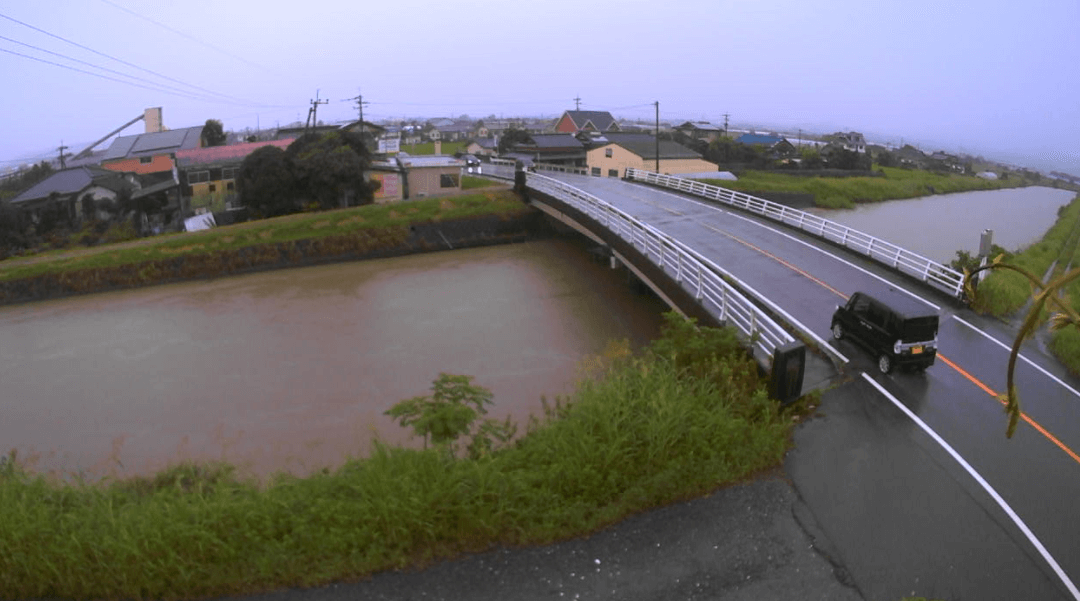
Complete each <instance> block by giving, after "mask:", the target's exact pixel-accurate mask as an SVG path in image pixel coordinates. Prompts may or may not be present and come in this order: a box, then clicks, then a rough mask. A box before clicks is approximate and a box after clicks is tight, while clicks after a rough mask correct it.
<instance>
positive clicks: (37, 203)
mask: <svg viewBox="0 0 1080 601" xmlns="http://www.w3.org/2000/svg"><path fill="white" fill-rule="evenodd" d="M140 187H141V185H140V182H139V181H138V180H137V179H136V178H135V176H134V174H131V173H120V172H117V171H113V170H110V169H103V168H101V167H97V166H93V165H84V166H81V167H69V168H67V169H62V170H60V171H57V172H56V173H53V174H52V175H50V176H49V177H47V178H45V179H44V180H42V181H40V182H38V183H37V184H35V185H34V186H31V187H30V189H28V190H25V191H24V192H22V193H21V194H19V195H18V196H16V197H15V198H12V199H11V200H10V201H9V202H10V204H11V206H12V208H14V209H16V210H17V211H18V212H19V214H20V216H21V218H22V219H24V220H25V221H29V222H33V223H36V222H37V221H38V219H39V218H40V217H41V214H42V212H43V211H45V210H46V208H49V207H52V206H55V205H59V206H60V207H62V209H63V214H64V216H65V217H66V218H67V219H69V220H71V221H72V222H77V221H81V220H82V219H84V218H88V217H91V216H90V215H86V214H85V211H87V210H89V209H90V208H91V206H92V205H93V204H94V203H96V202H98V201H113V200H116V197H117V195H118V194H119V193H120V192H121V191H122V190H125V189H126V190H128V191H135V190H138V189H139V188H140ZM84 198H89V199H92V200H93V202H91V203H84V202H83V199H84ZM95 216H96V214H95Z"/></svg>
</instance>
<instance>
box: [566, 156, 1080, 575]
mask: <svg viewBox="0 0 1080 601" xmlns="http://www.w3.org/2000/svg"><path fill="white" fill-rule="evenodd" d="M549 175H553V176H556V177H557V178H558V179H561V180H563V181H566V182H567V183H570V184H571V185H574V186H577V187H579V188H581V189H582V190H585V191H587V192H589V193H591V194H593V195H595V196H597V197H599V198H602V199H603V200H605V201H607V202H609V203H611V204H613V205H615V206H616V207H618V208H620V209H621V210H623V211H625V212H627V213H629V214H631V215H633V216H635V217H637V218H639V219H641V220H643V221H645V222H647V223H649V224H650V225H652V226H654V227H656V228H657V229H659V230H661V231H663V232H666V233H668V234H669V235H672V236H673V237H675V238H677V239H679V240H680V241H682V242H684V243H687V244H689V245H690V246H692V247H693V248H694V249H695V250H697V251H698V252H700V253H702V254H703V255H705V256H706V257H708V258H710V259H712V260H713V261H714V262H716V263H717V264H720V265H722V266H723V267H724V268H725V269H727V270H728V271H730V272H731V273H732V274H733V275H735V276H736V277H738V278H740V279H742V280H744V281H746V282H747V283H748V284H750V285H751V286H753V287H754V288H756V289H757V290H758V291H759V292H761V293H762V294H764V295H766V296H767V297H769V298H770V299H771V300H773V301H774V302H776V303H777V304H778V305H780V306H781V307H783V308H784V309H785V310H787V311H788V312H789V313H791V314H792V316H793V317H795V318H796V319H797V320H798V321H800V322H802V323H803V324H806V325H807V326H808V327H809V328H810V329H811V330H812V331H813V332H814V333H815V334H817V335H818V336H820V337H821V338H822V339H828V337H829V332H828V329H829V318H830V316H831V315H832V312H833V310H834V309H835V306H836V305H837V304H839V303H842V302H844V299H845V298H846V296H847V295H850V294H851V293H853V292H855V291H857V290H867V291H871V292H873V291H875V290H880V289H883V288H886V287H893V288H902V289H906V290H909V291H911V292H913V293H914V294H915V295H917V296H918V297H920V298H922V299H923V300H924V302H927V303H928V304H931V305H933V306H935V307H937V308H938V309H939V311H940V314H941V324H942V325H941V329H940V333H939V340H940V349H941V351H940V352H941V355H940V356H941V358H939V360H938V362H937V364H935V365H934V366H933V367H931V368H930V369H929V370H927V372H926V373H925V375H916V374H909V373H900V372H894V373H893V374H890V375H888V376H884V375H880V374H877V373H876V371H875V370H874V367H873V364H872V361H871V358H870V357H868V356H866V354H865V353H864V352H863V351H862V350H861V349H860V348H858V347H856V346H855V345H854V344H852V343H850V342H848V341H846V340H845V341H840V342H839V343H836V344H835V347H836V349H837V350H838V351H839V352H840V353H842V354H843V355H845V356H846V357H847V358H849V359H850V360H851V362H850V363H849V364H848V365H847V366H846V368H845V369H846V370H847V371H848V372H849V373H850V374H852V375H857V374H858V373H860V372H863V371H866V372H869V373H873V374H875V375H874V377H875V379H876V380H877V381H879V382H880V383H881V384H882V386H883V387H884V388H885V389H887V390H888V391H889V392H891V393H892V394H893V395H895V396H897V397H899V398H900V399H901V400H902V401H903V402H905V403H906V404H907V406H908V407H909V408H911V409H912V410H913V411H914V412H915V413H916V414H918V415H919V416H920V417H921V419H923V420H924V421H925V422H926V423H927V424H929V426H930V427H931V428H933V429H934V430H935V431H936V432H937V433H938V434H940V435H941V436H942V437H943V438H944V439H945V440H946V441H948V443H949V444H951V445H952V446H953V447H954V448H956V450H957V451H958V452H959V453H960V455H962V456H963V457H964V458H965V459H966V460H967V461H968V462H969V463H970V464H971V465H972V466H973V467H974V468H975V469H976V470H977V471H978V472H979V473H980V474H981V475H982V476H983V477H984V478H985V479H986V480H987V481H988V482H989V484H990V485H991V486H993V487H994V488H995V489H996V490H997V491H998V492H999V493H1000V495H1001V496H1002V498H1003V499H1004V500H1005V501H1006V502H1007V503H1008V504H1009V505H1010V506H1011V507H1012V508H1013V509H1014V510H1015V511H1016V513H1017V514H1018V515H1019V517H1020V518H1021V519H1022V520H1023V521H1024V522H1026V524H1027V525H1028V526H1029V527H1030V529H1031V530H1032V531H1033V533H1034V535H1035V536H1036V537H1037V538H1038V539H1039V540H1040V541H1041V542H1042V544H1044V545H1045V546H1046V548H1047V549H1048V551H1049V553H1050V554H1051V555H1052V556H1053V558H1054V559H1055V560H1056V561H1057V562H1058V563H1059V564H1060V565H1061V567H1062V568H1063V570H1064V571H1065V573H1066V574H1067V575H1069V576H1070V577H1071V578H1072V579H1073V581H1074V582H1075V581H1078V580H1080V543H1077V542H1076V541H1078V540H1080V521H1077V520H1075V519H1073V516H1074V515H1075V510H1073V509H1072V507H1073V505H1074V502H1075V499H1078V498H1080V457H1078V456H1077V454H1076V451H1075V450H1076V449H1080V419H1078V418H1080V394H1077V392H1076V390H1077V389H1080V383H1077V382H1076V380H1075V379H1074V378H1072V377H1070V376H1069V375H1068V374H1067V373H1065V371H1064V370H1063V369H1062V368H1061V367H1060V365H1059V364H1058V363H1057V361H1056V360H1054V359H1052V358H1051V357H1048V356H1046V355H1045V354H1044V353H1042V352H1041V351H1040V350H1039V349H1038V348H1037V347H1036V346H1035V345H1034V344H1029V345H1026V346H1025V347H1024V351H1023V354H1024V355H1025V356H1026V357H1027V358H1028V359H1029V360H1030V363H1027V362H1024V361H1021V362H1020V363H1019V364H1018V367H1017V372H1016V377H1017V385H1018V389H1019V391H1020V397H1021V402H1022V403H1023V409H1024V411H1025V412H1026V413H1027V414H1028V416H1029V417H1030V420H1031V421H1030V422H1025V423H1022V424H1021V426H1020V428H1019V429H1018V431H1017V434H1016V436H1015V437H1014V438H1013V439H1012V440H1006V439H1005V437H1004V432H1005V423H1006V422H1005V418H1004V416H1003V414H1002V409H1001V406H1000V404H999V403H998V402H997V401H996V400H995V398H994V396H993V395H994V394H997V393H999V392H1000V391H1002V390H1004V388H1005V372H1006V365H1007V359H1008V346H1009V345H1011V343H1012V336H1014V332H1012V331H1011V330H1010V329H1009V328H1008V327H1007V326H1005V325H1003V324H1001V323H998V322H996V321H994V320H989V319H984V318H982V317H981V316H978V315H975V314H973V313H971V312H970V311H968V310H966V309H964V308H962V307H959V306H957V305H956V304H955V303H953V302H952V301H951V300H950V299H948V298H946V297H945V296H944V295H942V294H940V293H938V292H936V291H934V290H931V289H928V288H925V287H921V286H920V285H918V284H917V283H913V282H911V281H909V280H907V279H905V278H902V277H901V276H897V275H896V274H894V273H892V272H890V271H889V270H887V269H886V268H884V267H881V266H879V265H877V264H875V263H873V262H871V261H868V260H866V259H865V258H862V257H859V256H858V255H854V254H849V253H846V252H843V251H840V250H838V249H837V248H836V247H834V246H832V245H829V244H827V243H822V242H819V241H817V240H816V239H814V238H813V237H811V236H809V235H806V234H803V233H801V232H798V231H796V230H793V229H790V228H786V227H783V226H780V225H777V224H775V223H772V222H769V221H766V220H763V219H759V218H757V217H754V216H750V215H747V214H745V213H742V212H739V211H736V210H728V209H726V208H723V207H718V206H716V205H710V204H707V203H705V202H702V201H699V200H696V199H690V198H688V197H686V196H684V195H681V194H678V193H674V192H671V191H666V190H659V189H656V188H652V187H648V186H644V185H640V184H632V183H627V182H623V181H621V180H617V179H614V178H598V177H587V176H575V175H568V174H549ZM830 342H831V341H830ZM1032 364H1034V365H1035V366H1033V365H1032ZM1036 366H1037V367H1036ZM1054 378H1056V380H1055V379H1054ZM1040 429H1041V431H1040ZM912 461H914V459H912ZM949 461H951V459H950V460H949ZM957 479H958V480H959V481H960V483H961V484H963V486H964V487H965V489H967V488H968V486H967V484H966V482H967V481H970V477H968V476H967V475H966V474H958V475H957ZM929 492H932V491H927V490H922V489H918V488H916V489H913V490H912V491H911V492H910V493H909V494H910V496H913V497H925V496H926V495H927V494H928V493H929ZM979 506H980V507H981V508H982V510H983V511H986V512H989V513H993V512H1000V509H999V508H998V507H997V504H996V503H994V502H992V501H989V500H987V502H986V503H980V505H979ZM945 526H948V524H945ZM1002 528H1005V529H1006V530H1008V531H1010V532H1013V533H1014V534H1015V536H1020V537H1022V535H1021V534H1020V533H1019V530H1018V529H1017V528H1016V527H1015V525H1014V524H1012V523H1011V522H1010V521H1009V520H1008V519H1007V518H1003V521H1002ZM955 535H956V538H958V539H960V538H963V536H962V534H961V533H959V532H957V533H955ZM864 536H866V537H867V538H868V539H871V538H873V536H872V535H871V534H870V533H866V534H865V535H864ZM872 544H880V543H879V542H877V541H871V540H868V542H867V544H866V545H864V546H866V547H869V546H872ZM1036 563H1045V562H1042V561H1041V560H1038V561H1037V562H1036Z"/></svg>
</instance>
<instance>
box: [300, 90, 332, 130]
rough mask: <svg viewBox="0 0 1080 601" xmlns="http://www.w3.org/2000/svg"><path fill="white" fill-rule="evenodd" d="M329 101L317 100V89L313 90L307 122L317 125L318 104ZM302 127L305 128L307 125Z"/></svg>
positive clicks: (313, 125)
mask: <svg viewBox="0 0 1080 601" xmlns="http://www.w3.org/2000/svg"><path fill="white" fill-rule="evenodd" d="M329 103H330V101H329V100H319V90H315V99H314V100H312V101H311V108H310V109H308V122H309V123H310V124H311V127H318V126H319V105H320V104H329ZM304 128H305V129H307V126H305V127H304Z"/></svg>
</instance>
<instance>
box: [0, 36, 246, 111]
mask: <svg viewBox="0 0 1080 601" xmlns="http://www.w3.org/2000/svg"><path fill="white" fill-rule="evenodd" d="M0 52H6V53H8V54H14V55H15V56H21V57H22V58H28V59H30V60H32V61H37V62H39V63H45V64H46V65H53V66H56V67H60V68H62V69H69V70H71V71H76V72H78V73H85V74H87V75H93V76H94V77H100V78H102V79H108V80H109V81H115V82H117V83H122V84H127V85H129V86H135V87H137V88H143V89H145V90H150V91H151V92H161V93H165V94H172V95H174V96H180V97H182V98H187V99H189V100H206V99H204V98H200V97H198V96H193V95H191V94H188V93H186V92H171V91H168V90H163V89H161V88H155V87H151V86H148V85H143V84H140V83H135V82H134V81H127V80H124V79H117V78H115V77H109V76H108V75H102V74H101V73H94V72H93V71H87V70H85V69H79V68H78V67H72V66H71V65H65V64H62V63H57V62H53V61H49V60H45V59H43V58H38V57H36V56H30V55H29V54H23V53H21V52H15V51H14V50H8V49H7V48H0ZM208 102H218V103H223V104H235V103H232V102H228V101H223V100H208Z"/></svg>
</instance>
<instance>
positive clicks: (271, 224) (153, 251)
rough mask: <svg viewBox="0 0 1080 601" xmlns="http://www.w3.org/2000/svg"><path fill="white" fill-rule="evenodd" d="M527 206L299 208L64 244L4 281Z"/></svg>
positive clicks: (458, 201)
mask: <svg viewBox="0 0 1080 601" xmlns="http://www.w3.org/2000/svg"><path fill="white" fill-rule="evenodd" d="M526 210H527V209H526V208H525V206H524V205H523V204H522V203H521V201H520V199H518V197H517V196H515V195H514V194H513V193H511V192H509V191H491V192H482V193H472V194H463V195H459V196H453V197H441V198H429V199H422V200H415V201H408V202H402V203H391V204H380V205H367V206H362V207H351V208H347V209H339V210H333V211H325V212H312V213H301V214H295V215H287V216H284V217H276V218H272V219H262V220H258V221H249V222H245V223H240V224H236V225H230V226H224V227H216V228H211V229H208V230H204V231H200V232H189V233H179V234H168V235H163V236H156V237H153V238H145V239H142V240H138V241H134V242H126V243H121V244H113V245H104V246H95V247H92V248H86V249H62V250H54V251H48V252H44V253H40V254H36V255H31V256H26V257H18V258H12V259H8V260H6V261H2V262H0V281H8V280H16V279H24V278H30V277H34V276H38V275H42V274H48V273H70V272H77V271H81V270H86V269H93V268H101V267H119V266H126V265H133V264H140V263H145V262H147V261H153V260H157V259H174V258H177V257H190V256H194V255H200V254H211V253H217V252H222V251H229V250H238V249H242V248H248V247H258V246H265V245H268V244H276V243H288V242H295V241H299V240H318V239H322V238H332V237H336V236H341V235H348V234H351V233H356V232H362V231H371V232H376V231H381V232H390V231H394V232H398V233H400V232H401V231H402V230H404V231H407V230H408V227H409V226H410V225H413V224H418V223H428V222H441V221H448V220H453V219H461V218H466V217H474V216H480V215H504V216H506V215H513V214H519V213H522V212H523V211H526Z"/></svg>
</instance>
